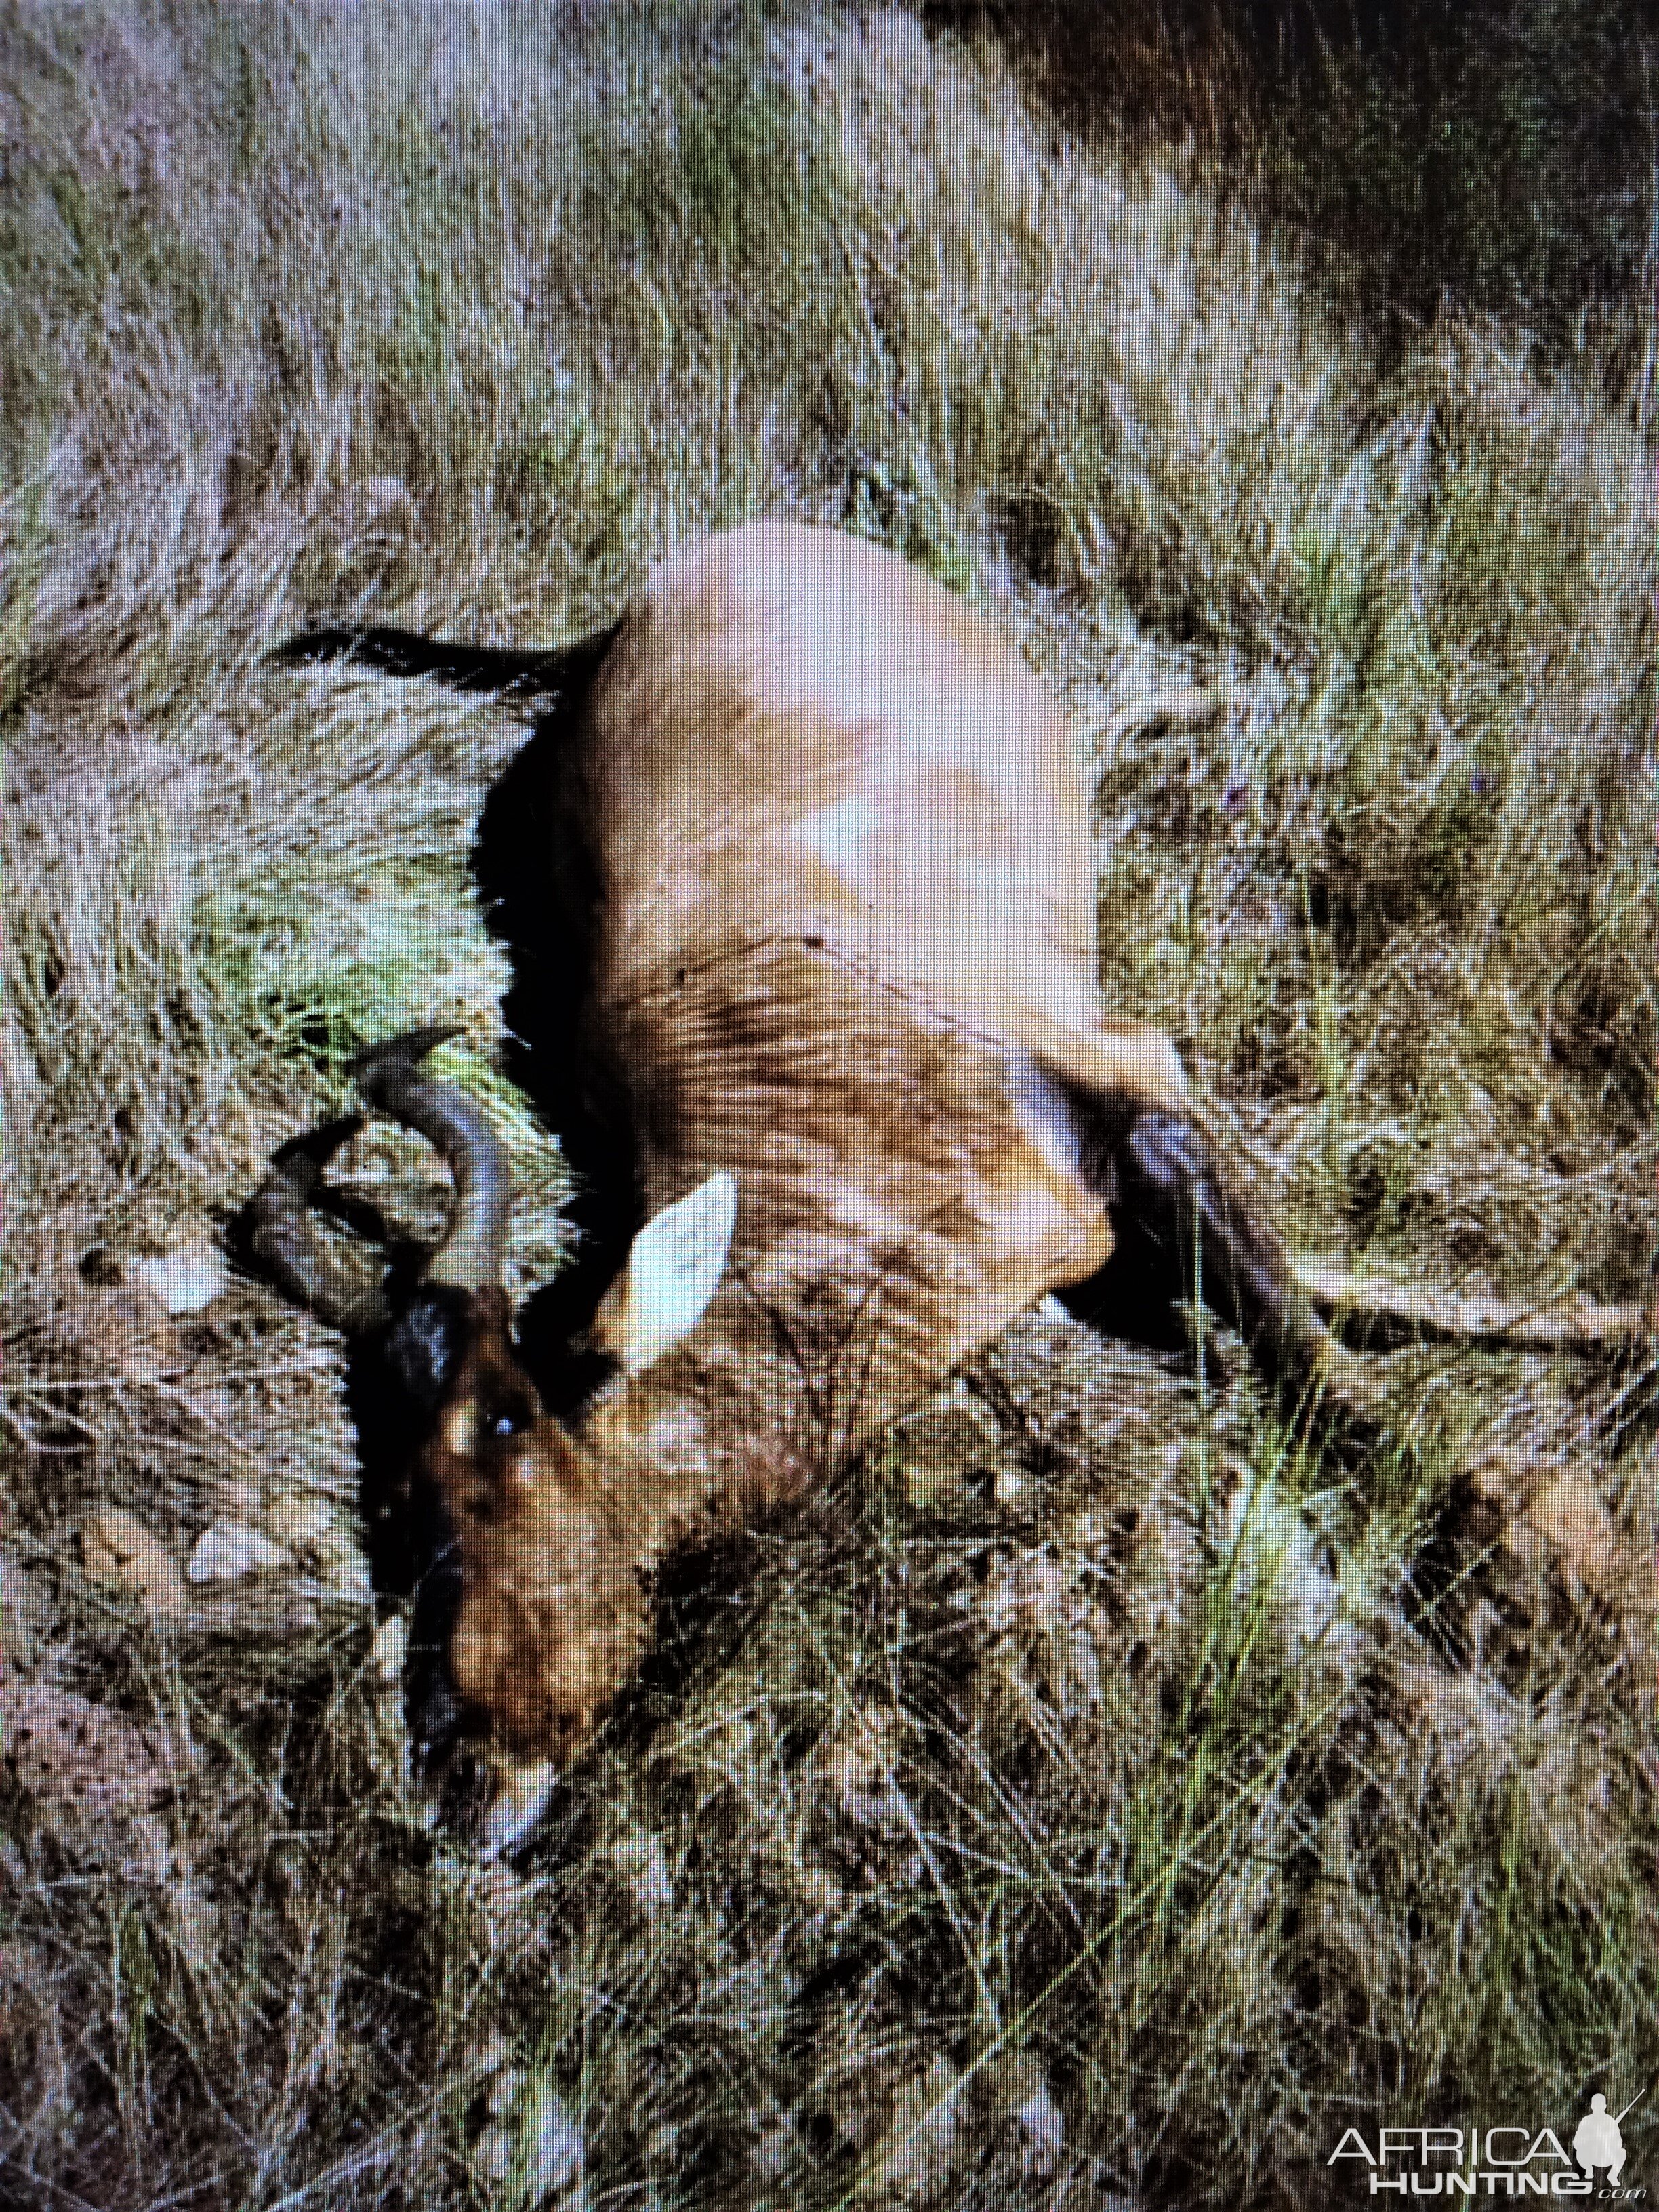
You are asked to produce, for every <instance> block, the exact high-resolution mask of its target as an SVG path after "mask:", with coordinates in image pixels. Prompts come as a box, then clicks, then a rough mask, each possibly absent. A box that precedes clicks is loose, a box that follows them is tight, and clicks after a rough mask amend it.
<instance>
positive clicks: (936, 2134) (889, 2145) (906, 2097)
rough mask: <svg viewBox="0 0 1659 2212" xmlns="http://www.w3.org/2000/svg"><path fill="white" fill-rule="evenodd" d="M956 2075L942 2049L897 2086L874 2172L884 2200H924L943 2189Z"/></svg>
mask: <svg viewBox="0 0 1659 2212" xmlns="http://www.w3.org/2000/svg"><path fill="white" fill-rule="evenodd" d="M959 2101H960V2099H959V2095H958V2093H957V2069H956V2068H955V2067H954V2066H952V2065H951V2062H950V2060H949V2059H948V2058H946V2057H944V2056H943V2055H942V2054H941V2055H940V2056H939V2057H936V2058H935V2059H934V2061H933V2064H932V2065H931V2066H930V2067H929V2068H928V2069H927V2073H926V2074H922V2075H914V2076H913V2077H912V2078H911V2079H910V2080H909V2081H907V2082H906V2083H905V2084H904V2087H902V2089H901V2090H900V2092H899V2094H898V2098H897V2100H896V2103H895V2105H894V2107H893V2118H892V2121H891V2124H890V2127H889V2129H888V2131H887V2136H886V2140H885V2142H884V2145H883V2154H882V2157H881V2160H880V2163H879V2166H878V2169H877V2172H876V2175H875V2177H873V2178H874V2179H876V2180H877V2184H878V2189H879V2191H880V2197H881V2198H882V2199H884V2201H886V2202H887V2203H892V2202H894V2201H895V2200H896V2201H897V2202H898V2203H902V2204H927V2203H933V2201H934V2200H935V2199H936V2198H938V2197H940V2196H941V2195H942V2194H943V2192H944V2190H945V2185H946V2183H947V2182H948V2180H949V2179H950V2175H951V2167H952V2166H953V2165H954V2163H955V2160H956V2151H957V2105H958V2103H959Z"/></svg>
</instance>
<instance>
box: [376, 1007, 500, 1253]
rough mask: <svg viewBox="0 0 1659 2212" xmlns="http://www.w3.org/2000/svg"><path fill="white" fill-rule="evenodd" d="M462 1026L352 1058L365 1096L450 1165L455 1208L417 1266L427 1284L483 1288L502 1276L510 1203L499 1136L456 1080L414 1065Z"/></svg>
mask: <svg viewBox="0 0 1659 2212" xmlns="http://www.w3.org/2000/svg"><path fill="white" fill-rule="evenodd" d="M460 1035H461V1030H460V1029H459V1027H458V1026H456V1025H454V1024H451V1025H450V1026H448V1027H447V1028H443V1027H440V1028H430V1029H421V1030H410V1031H409V1033H408V1034H407V1035H406V1036H398V1037H389V1038H388V1039H387V1040H386V1042H385V1043H384V1044H376V1045H371V1046H370V1047H369V1048H368V1051H367V1052H362V1053H359V1054H358V1055H357V1057H356V1060H353V1061H352V1063H351V1067H352V1073H354V1074H355V1075H356V1078H357V1081H358V1084H359V1085H360V1087H361V1089H362V1094H363V1096H364V1097H365V1098H367V1099H368V1102H369V1103H370V1105H371V1106H378V1107H379V1108H380V1111H381V1112H382V1113H383V1114H389V1115H391V1116H392V1119H393V1120H394V1121H402V1122H404V1123H405V1124H406V1125H407V1126H408V1127H410V1128H411V1129H418V1130H419V1131H420V1133H421V1134H422V1136H423V1137H424V1138H425V1139H427V1140H428V1143H429V1144H431V1145H433V1146H435V1147H436V1148H437V1150H438V1152H440V1154H441V1156H442V1158H444V1159H445V1160H446V1161H447V1163H448V1165H449V1170H450V1172H451V1174H452V1175H453V1176H454V1178H455V1210H454V1212H453V1214H452V1215H451V1216H450V1222H449V1228H448V1230H447V1232H446V1234H445V1236H444V1238H443V1241H442V1242H441V1243H440V1244H439V1245H438V1246H437V1248H436V1249H435V1251H434V1252H433V1255H432V1257H431V1258H430V1259H429V1260H428V1261H427V1264H426V1266H425V1267H424V1268H423V1269H422V1278H423V1279H424V1280H425V1281H427V1282H428V1283H453V1284H455V1285H457V1286H458V1287H459V1288H460V1289H463V1290H469V1291H477V1290H483V1288H484V1287H485V1286H486V1285H489V1284H492V1283H499V1282H500V1281H501V1268H502V1264H503V1262H504V1261H505V1259H506V1256H507V1209H508V1206H509V1205H510V1203H511V1200H510V1194H509V1193H508V1189H507V1163H506V1159H505V1158H504V1156H503V1154H502V1152H501V1142H500V1139H498V1138H497V1136H496V1134H495V1130H494V1129H493V1128H491V1127H490V1125H489V1120H488V1118H487V1116H486V1115H485V1114H484V1112H483V1109H482V1108H481V1107H480V1106H479V1104H478V1103H477V1100H476V1099H474V1098H470V1097H468V1096H467V1094H466V1092H465V1091H461V1090H459V1089H458V1088H457V1086H456V1085H454V1084H453V1083H441V1082H440V1081H438V1079H436V1078H435V1077H433V1076H429V1075H422V1074H421V1073H420V1072H419V1067H418V1063H419V1062H420V1061H421V1060H424V1059H425V1057H426V1055H427V1054H428V1053H429V1052H430V1051H431V1050H432V1049H433V1048H434V1047H435V1046H436V1045H441V1044H443V1043H444V1042H447V1039H449V1038H450V1037H453V1036H460Z"/></svg>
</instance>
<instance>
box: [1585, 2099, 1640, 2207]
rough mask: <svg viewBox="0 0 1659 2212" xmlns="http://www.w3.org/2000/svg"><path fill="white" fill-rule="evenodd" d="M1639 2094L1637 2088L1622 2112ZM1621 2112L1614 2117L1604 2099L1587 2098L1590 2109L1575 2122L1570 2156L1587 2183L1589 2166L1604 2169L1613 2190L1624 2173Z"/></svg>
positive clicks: (1591, 2174) (1622, 2115)
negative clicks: (1620, 2130) (1581, 2169)
mask: <svg viewBox="0 0 1659 2212" xmlns="http://www.w3.org/2000/svg"><path fill="white" fill-rule="evenodd" d="M1641 2095H1642V2092H1641V2091H1640V2090H1639V2089H1638V2091H1637V2093H1636V2095H1635V2096H1634V2097H1632V2099H1631V2100H1630V2105H1626V2107H1625V2112H1629V2110H1630V2108H1631V2105H1634V2104H1636V2103H1637V2102H1638V2100H1639V2099H1640V2097H1641ZM1625 2112H1620V2113H1619V2114H1618V2115H1617V2117H1616V2118H1615V2117H1614V2115H1613V2114H1612V2113H1611V2112H1608V2110H1607V2099H1606V2098H1605V2097H1603V2096H1601V2095H1600V2094H1599V2093H1598V2094H1597V2095H1595V2096H1594V2097H1592V2098H1591V2099H1590V2108H1589V2112H1586V2113H1585V2115H1584V2117H1583V2119H1582V2120H1580V2121H1579V2123H1578V2132H1577V2135H1576V2136H1574V2137H1573V2139H1572V2154H1573V2156H1574V2157H1575V2158H1576V2159H1577V2161H1578V2163H1579V2165H1580V2166H1582V2167H1583V2170H1584V2179H1586V2180H1587V2181H1589V2180H1593V2179H1595V2175H1594V2173H1593V2172H1592V2171H1591V2169H1592V2168H1593V2167H1595V2166H1606V2168H1607V2179H1608V2180H1609V2181H1610V2182H1611V2183H1612V2184H1613V2186H1614V2187H1615V2188H1616V2187H1617V2186H1618V2183H1619V2177H1620V2174H1621V2173H1622V2172H1624V2170H1625V2139H1624V2137H1623V2136H1621V2135H1620V2132H1619V2122H1620V2120H1622V2119H1623V2118H1624V2117H1625Z"/></svg>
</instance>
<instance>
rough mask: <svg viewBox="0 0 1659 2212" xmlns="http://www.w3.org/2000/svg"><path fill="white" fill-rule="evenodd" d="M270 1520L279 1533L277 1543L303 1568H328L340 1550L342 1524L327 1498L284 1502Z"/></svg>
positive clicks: (272, 1512)
mask: <svg viewBox="0 0 1659 2212" xmlns="http://www.w3.org/2000/svg"><path fill="white" fill-rule="evenodd" d="M267 1517H268V1518H269V1519H270V1521H271V1522H273V1523H275V1524H276V1528H277V1529H278V1531H279V1538H278V1541H280V1542H281V1543H282V1544H283V1546H284V1547H286V1549H287V1550H288V1552H289V1554H290V1555H291V1556H292V1557H293V1558H294V1559H298V1560H299V1561H300V1562H301V1565H304V1566H308V1567H319V1566H325V1565H328V1564H329V1562H330V1561H331V1559H332V1558H333V1557H334V1556H335V1554H336V1553H338V1552H339V1550H340V1549H341V1533H340V1526H339V1522H338V1519H337V1516H336V1514H335V1510H334V1508H333V1506H332V1505H331V1504H330V1503H329V1501H328V1499H327V1498H285V1499H283V1501H282V1503H281V1504H279V1505H277V1506H276V1507H275V1508H274V1509H273V1510H272V1511H271V1512H270V1515H269V1516H267Z"/></svg>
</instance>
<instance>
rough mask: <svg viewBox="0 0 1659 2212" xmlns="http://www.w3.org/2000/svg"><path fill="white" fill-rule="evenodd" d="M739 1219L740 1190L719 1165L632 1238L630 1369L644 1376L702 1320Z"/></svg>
mask: <svg viewBox="0 0 1659 2212" xmlns="http://www.w3.org/2000/svg"><path fill="white" fill-rule="evenodd" d="M737 1216H738V1187H737V1184H736V1183H735V1182H733V1181H732V1177H731V1176H729V1175H728V1174H727V1173H726V1170H725V1169H724V1168H722V1169H720V1171H719V1173H718V1174H715V1175H711V1176H709V1178H708V1182H703V1183H699V1184H698V1186H697V1188H696V1190H694V1191H693V1192H692V1193H691V1194H690V1196H689V1197H687V1198H682V1199H677V1200H675V1202H674V1204H673V1205H672V1206H664V1208H663V1210H662V1212H660V1213H657V1214H653V1216H652V1218H651V1219H650V1220H649V1221H647V1223H646V1225H645V1226H644V1228H643V1229H641V1231H640V1233H639V1235H638V1236H637V1237H635V1239H634V1242H633V1244H632V1246H631V1247H630V1248H629V1255H628V1276H627V1283H626V1286H625V1288H624V1290H623V1310H622V1321H621V1325H620V1327H619V1328H618V1329H617V1339H618V1340H619V1341H620V1344H621V1347H622V1364H623V1367H624V1368H625V1369H626V1370H627V1371H628V1372H629V1374H630V1375H640V1374H643V1372H644V1371H645V1370H646V1369H647V1367H649V1366H651V1365H652V1364H653V1362H654V1361H656V1360H659V1359H660V1358H662V1356H663V1354H664V1352H669V1351H671V1350H672V1348H673V1346H675V1345H677V1344H678V1342H679V1340H680V1339H681V1338H682V1337H683V1336H689V1335H690V1333H691V1331H692V1330H693V1329H694V1328H696V1325H697V1323H698V1322H700V1321H701V1320H702V1317H703V1315H704V1313H705V1312H706V1311H707V1310H708V1301H709V1300H710V1298H712V1297H714V1292H715V1291H716V1290H717V1289H718V1288H719V1285H720V1277H721V1276H722V1275H723V1274H724V1273H725V1272H726V1254H727V1253H728V1252H729V1251H730V1250H731V1249H732V1226H733V1225H734V1223H735V1222H736V1220H737Z"/></svg>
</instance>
